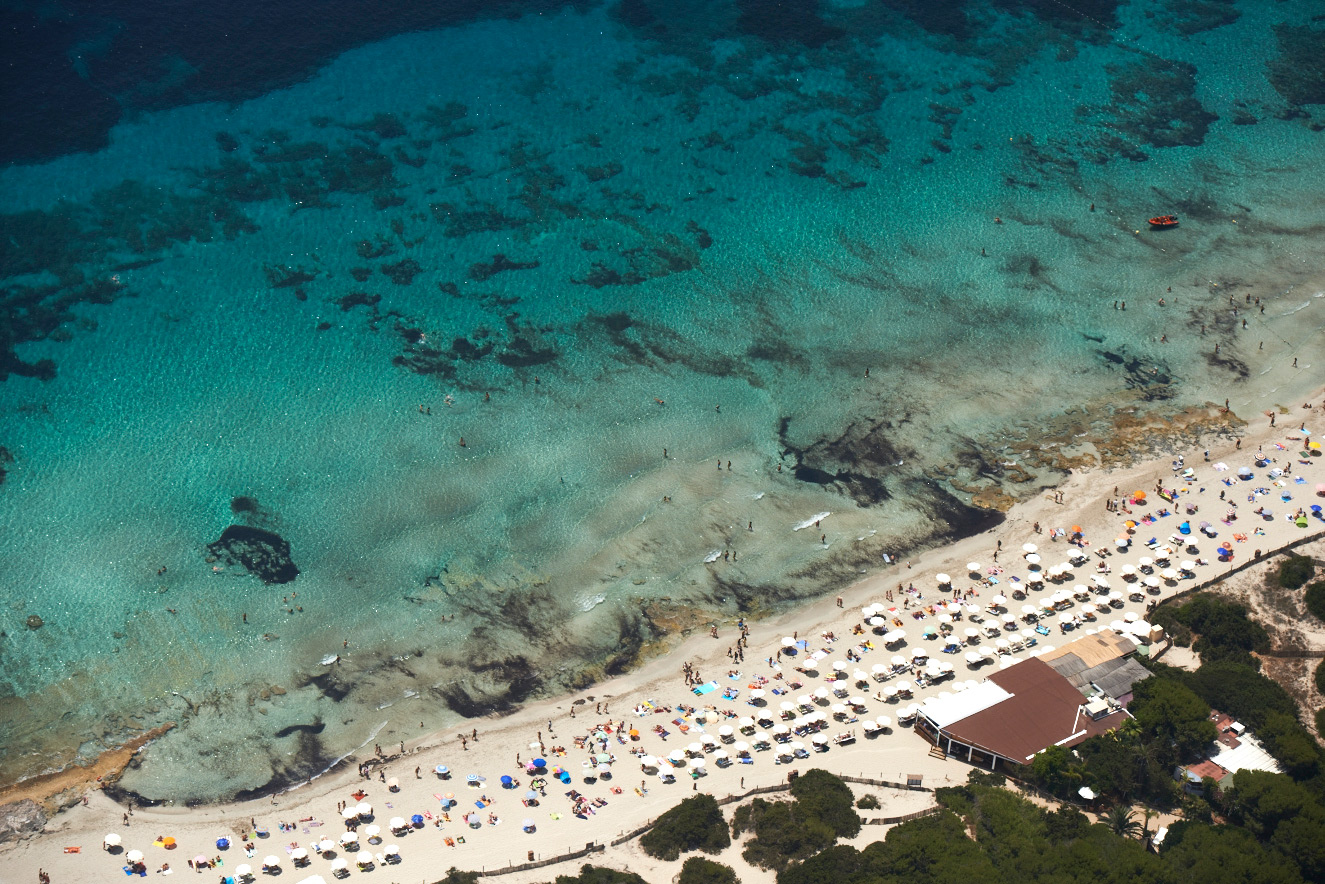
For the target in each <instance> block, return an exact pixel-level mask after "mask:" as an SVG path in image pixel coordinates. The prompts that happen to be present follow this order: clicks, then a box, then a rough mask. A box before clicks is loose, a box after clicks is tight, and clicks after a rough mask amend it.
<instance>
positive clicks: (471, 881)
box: [437, 866, 478, 884]
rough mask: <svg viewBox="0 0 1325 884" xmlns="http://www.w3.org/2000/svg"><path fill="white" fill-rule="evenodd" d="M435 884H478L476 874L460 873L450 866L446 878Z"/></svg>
mask: <svg viewBox="0 0 1325 884" xmlns="http://www.w3.org/2000/svg"><path fill="white" fill-rule="evenodd" d="M437 884H478V872H462V871H460V870H459V869H457V868H456V867H455V866H451V868H450V869H448V870H447V872H446V877H445V878H443V879H442V880H440V881H438V882H437Z"/></svg>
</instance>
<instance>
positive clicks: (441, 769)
mask: <svg viewBox="0 0 1325 884" xmlns="http://www.w3.org/2000/svg"><path fill="white" fill-rule="evenodd" d="M433 770H435V771H437V773H439V774H441V775H442V776H446V775H447V774H449V773H450V772H451V769H450V768H449V767H447V766H446V765H445V764H439V765H437V766H436V767H435V768H433Z"/></svg>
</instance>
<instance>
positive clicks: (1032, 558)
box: [1026, 553, 1040, 565]
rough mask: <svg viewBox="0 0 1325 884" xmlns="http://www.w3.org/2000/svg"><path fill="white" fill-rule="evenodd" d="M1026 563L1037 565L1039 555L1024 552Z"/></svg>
mask: <svg viewBox="0 0 1325 884" xmlns="http://www.w3.org/2000/svg"><path fill="white" fill-rule="evenodd" d="M1026 563H1027V564H1028V565H1038V564H1040V557H1039V556H1038V555H1036V554H1035V553H1027V554H1026Z"/></svg>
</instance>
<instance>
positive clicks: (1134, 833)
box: [1100, 804, 1144, 838]
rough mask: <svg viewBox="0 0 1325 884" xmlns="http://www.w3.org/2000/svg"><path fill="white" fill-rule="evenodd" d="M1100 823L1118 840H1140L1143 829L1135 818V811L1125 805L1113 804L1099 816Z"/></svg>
mask: <svg viewBox="0 0 1325 884" xmlns="http://www.w3.org/2000/svg"><path fill="white" fill-rule="evenodd" d="M1100 822H1101V823H1103V824H1104V825H1106V826H1108V827H1109V830H1110V831H1111V832H1113V834H1115V835H1117V836H1118V837H1120V838H1140V837H1141V834H1142V832H1143V831H1144V827H1143V826H1142V825H1141V823H1140V822H1139V821H1138V820H1137V818H1136V811H1134V810H1132V808H1130V807H1128V806H1127V805H1125V804H1115V805H1114V806H1113V807H1111V808H1109V810H1108V811H1106V812H1105V813H1102V814H1100Z"/></svg>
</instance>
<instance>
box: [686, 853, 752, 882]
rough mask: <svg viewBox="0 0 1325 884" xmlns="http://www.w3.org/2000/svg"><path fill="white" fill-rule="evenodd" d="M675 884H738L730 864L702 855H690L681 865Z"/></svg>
mask: <svg viewBox="0 0 1325 884" xmlns="http://www.w3.org/2000/svg"><path fill="white" fill-rule="evenodd" d="M676 884H738V882H737V880H736V871H735V870H734V869H733V868H732V867H731V866H724V865H723V864H722V863H715V862H714V861H713V860H711V859H704V857H702V856H692V857H690V858H689V859H688V860H686V861H685V865H683V866H681V874H680V875H678V876H677V878H676Z"/></svg>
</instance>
